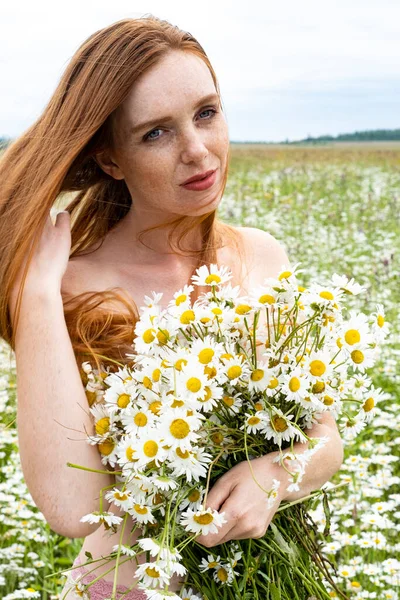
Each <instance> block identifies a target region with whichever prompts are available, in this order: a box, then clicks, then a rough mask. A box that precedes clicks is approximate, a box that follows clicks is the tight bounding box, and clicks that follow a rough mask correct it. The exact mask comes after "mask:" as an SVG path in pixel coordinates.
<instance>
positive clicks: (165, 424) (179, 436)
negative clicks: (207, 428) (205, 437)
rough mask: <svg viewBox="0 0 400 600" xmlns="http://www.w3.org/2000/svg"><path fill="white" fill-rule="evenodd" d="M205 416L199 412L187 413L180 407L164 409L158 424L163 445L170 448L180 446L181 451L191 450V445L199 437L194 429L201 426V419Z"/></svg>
mask: <svg viewBox="0 0 400 600" xmlns="http://www.w3.org/2000/svg"><path fill="white" fill-rule="evenodd" d="M204 418H205V417H204V416H203V415H201V414H200V413H196V414H193V415H188V414H187V411H186V410H184V409H181V408H173V409H170V410H168V411H166V412H165V413H164V415H163V419H162V421H161V422H160V424H159V426H158V432H159V434H160V436H161V438H162V439H163V442H164V445H168V446H170V447H171V448H172V449H176V448H180V450H181V451H182V452H184V451H185V450H191V448H192V445H193V444H195V443H196V440H197V439H199V435H198V434H197V433H196V431H197V430H198V429H199V428H200V426H201V420H202V419H204Z"/></svg>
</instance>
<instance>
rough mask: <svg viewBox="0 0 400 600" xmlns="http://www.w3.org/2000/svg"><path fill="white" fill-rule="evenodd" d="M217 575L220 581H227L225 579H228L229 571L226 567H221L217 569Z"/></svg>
mask: <svg viewBox="0 0 400 600" xmlns="http://www.w3.org/2000/svg"><path fill="white" fill-rule="evenodd" d="M217 577H218V579H219V580H220V581H223V582H224V583H225V581H227V580H228V572H227V570H226V569H224V567H220V568H219V569H218V571H217Z"/></svg>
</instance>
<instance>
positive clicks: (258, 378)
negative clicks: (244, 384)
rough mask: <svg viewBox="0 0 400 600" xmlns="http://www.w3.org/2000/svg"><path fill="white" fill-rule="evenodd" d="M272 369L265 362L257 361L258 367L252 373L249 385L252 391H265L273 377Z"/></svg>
mask: <svg viewBox="0 0 400 600" xmlns="http://www.w3.org/2000/svg"><path fill="white" fill-rule="evenodd" d="M271 373H272V371H271V369H269V368H268V364H267V363H265V362H260V361H257V368H256V369H253V370H252V371H251V373H250V377H249V383H248V387H249V390H250V392H253V391H255V392H263V391H264V390H265V388H266V387H268V384H269V382H270V379H271Z"/></svg>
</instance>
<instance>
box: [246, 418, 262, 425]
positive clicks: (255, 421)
mask: <svg viewBox="0 0 400 600" xmlns="http://www.w3.org/2000/svg"><path fill="white" fill-rule="evenodd" d="M260 421H261V419H259V418H258V417H255V416H253V417H249V418H248V419H247V424H248V425H257V424H258V423H259V422H260Z"/></svg>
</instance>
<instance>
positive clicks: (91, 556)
mask: <svg viewBox="0 0 400 600" xmlns="http://www.w3.org/2000/svg"><path fill="white" fill-rule="evenodd" d="M85 556H86V558H88V559H89V560H93V555H92V553H91V552H89V551H88V550H85Z"/></svg>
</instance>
